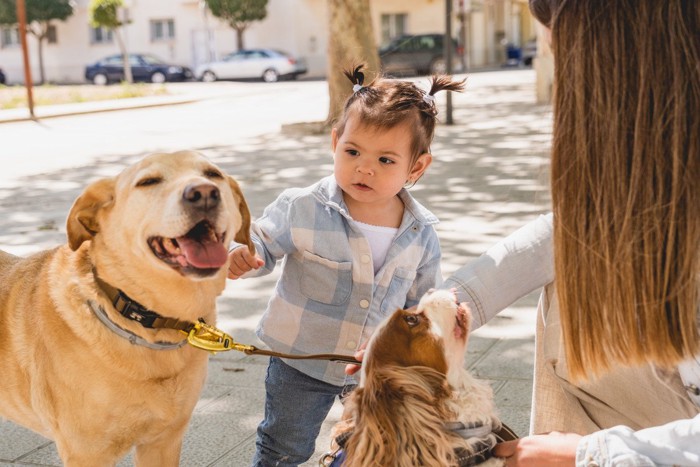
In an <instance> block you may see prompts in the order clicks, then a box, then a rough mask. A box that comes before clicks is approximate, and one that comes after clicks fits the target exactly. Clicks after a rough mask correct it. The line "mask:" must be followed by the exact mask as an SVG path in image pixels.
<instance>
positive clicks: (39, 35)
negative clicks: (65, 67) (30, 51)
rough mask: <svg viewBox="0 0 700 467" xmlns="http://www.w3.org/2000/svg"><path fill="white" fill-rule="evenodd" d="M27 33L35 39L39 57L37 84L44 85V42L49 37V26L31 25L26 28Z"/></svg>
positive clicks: (43, 24)
mask: <svg viewBox="0 0 700 467" xmlns="http://www.w3.org/2000/svg"><path fill="white" fill-rule="evenodd" d="M37 28H38V29H37ZM27 33H29V34H31V35H32V36H34V37H35V38H36V43H37V52H38V55H39V84H45V83H46V72H45V70H44V40H45V39H46V37H47V36H48V35H49V25H48V23H45V22H37V23H33V24H31V25H29V27H28V28H27Z"/></svg>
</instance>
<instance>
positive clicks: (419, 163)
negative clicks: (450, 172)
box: [408, 152, 433, 183]
mask: <svg viewBox="0 0 700 467" xmlns="http://www.w3.org/2000/svg"><path fill="white" fill-rule="evenodd" d="M432 162H433V155H432V154H430V153H427V152H426V153H424V154H421V155H420V156H418V159H416V162H415V163H414V164H413V167H412V168H411V171H410V172H409V173H408V181H409V182H411V183H415V182H417V181H418V179H419V178H421V177H422V176H423V173H424V172H425V171H426V170H427V169H428V167H430V164H431V163H432Z"/></svg>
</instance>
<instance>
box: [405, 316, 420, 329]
mask: <svg viewBox="0 0 700 467" xmlns="http://www.w3.org/2000/svg"><path fill="white" fill-rule="evenodd" d="M403 320H404V321H406V324H408V327H410V328H412V327H414V326H416V325H417V324H418V323H420V318H419V317H418V316H417V315H406V316H404V317H403Z"/></svg>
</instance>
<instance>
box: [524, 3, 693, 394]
mask: <svg viewBox="0 0 700 467" xmlns="http://www.w3.org/2000/svg"><path fill="white" fill-rule="evenodd" d="M531 1H532V0H531ZM532 3H541V2H535V1H532ZM544 3H546V4H549V6H550V7H551V8H552V11H549V12H548V13H549V18H548V19H547V18H546V15H544V17H545V20H546V21H548V22H549V24H550V25H551V27H552V46H553V50H554V57H555V80H554V82H555V91H554V92H555V94H554V115H555V118H554V139H553V145H552V169H551V170H552V200H553V207H554V219H555V224H554V225H555V227H554V249H555V271H556V284H557V291H558V292H557V293H558V299H559V303H560V309H561V319H562V328H563V334H564V335H563V338H564V343H565V348H566V357H567V361H568V366H569V373H570V375H571V377H572V378H573V379H575V380H576V379H581V378H583V377H586V376H587V375H588V376H596V375H600V374H602V373H603V372H605V371H606V370H609V369H611V368H612V367H613V365H614V364H625V365H639V364H643V363H652V364H655V365H659V366H661V367H667V368H669V367H673V366H674V365H676V364H678V363H679V361H681V360H683V359H686V358H689V357H691V356H692V355H694V354H696V353H697V352H698V351H699V350H700V339H699V338H698V321H697V316H698V306H699V293H698V289H699V288H700V287H699V284H700V1H685V0H664V1H659V0H610V1H605V2H601V1H598V0H575V1H572V0H568V1H567V0H563V1H556V0H555V1H552V0H549V1H546V2H544ZM533 12H535V13H537V12H536V10H535V9H533Z"/></svg>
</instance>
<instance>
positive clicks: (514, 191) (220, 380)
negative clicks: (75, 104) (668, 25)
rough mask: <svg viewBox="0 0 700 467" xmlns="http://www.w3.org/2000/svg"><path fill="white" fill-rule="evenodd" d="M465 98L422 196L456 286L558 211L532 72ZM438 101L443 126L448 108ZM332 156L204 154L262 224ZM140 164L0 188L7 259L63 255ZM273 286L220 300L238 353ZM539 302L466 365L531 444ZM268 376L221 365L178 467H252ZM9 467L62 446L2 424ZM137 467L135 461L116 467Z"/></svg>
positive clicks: (290, 138)
mask: <svg viewBox="0 0 700 467" xmlns="http://www.w3.org/2000/svg"><path fill="white" fill-rule="evenodd" d="M467 88H468V90H467V92H466V93H465V94H464V95H456V96H454V98H453V105H454V120H455V124H454V125H452V126H446V125H439V126H438V128H437V130H436V138H435V141H434V143H433V147H432V152H433V154H434V157H435V160H434V162H433V165H432V166H431V168H430V169H429V171H428V173H427V174H426V176H424V177H423V179H422V180H420V182H419V183H418V185H417V186H416V187H414V188H413V189H412V191H413V192H414V194H415V196H416V197H417V198H418V199H420V200H421V201H422V202H423V203H424V204H425V205H426V206H427V207H429V208H430V209H431V210H432V211H433V212H434V213H435V214H436V215H437V216H438V217H439V218H440V219H441V223H440V224H439V225H438V227H437V229H438V234H439V235H440V239H441V243H442V247H443V254H444V262H443V274H444V275H445V276H447V275H449V274H450V273H452V272H453V271H454V270H455V269H457V268H458V267H459V266H461V265H462V264H464V263H465V262H467V261H468V260H469V259H471V258H474V257H476V256H477V255H478V254H479V253H481V252H482V251H484V250H485V249H486V248H487V247H488V246H489V245H491V244H493V243H494V242H495V241H497V240H498V239H499V238H501V237H502V236H504V235H506V234H508V233H510V232H512V231H513V230H515V229H516V228H518V227H520V226H521V225H523V224H525V223H526V222H528V221H530V220H532V219H534V218H535V217H536V216H537V215H538V214H539V213H542V212H546V211H548V209H549V203H550V198H549V190H548V153H549V138H550V125H551V122H550V120H551V115H550V112H551V109H550V108H549V107H548V106H538V105H536V104H534V96H535V91H534V72H531V71H529V70H525V71H515V72H510V71H508V72H506V71H504V72H493V73H483V74H474V75H472V76H470V78H469V81H468V86H467ZM194 97H195V98H201V97H200V96H194ZM438 101H439V103H440V105H441V116H442V118H444V106H443V105H442V103H443V102H442V101H440V99H438ZM5 117H7V114H5ZM2 119H3V112H0V121H2ZM2 126H3V125H0V131H2ZM329 147H330V140H329V137H328V135H304V134H299V133H294V132H293V131H289V132H287V131H284V132H280V133H274V134H267V135H265V136H262V137H255V138H250V139H248V140H245V141H241V144H240V145H237V146H235V147H231V146H222V147H213V148H212V147H207V148H202V149H206V154H207V155H208V156H209V157H211V158H212V159H213V160H214V161H215V162H216V163H217V164H219V165H220V166H221V167H222V168H223V169H224V170H226V171H228V172H229V173H231V174H233V175H234V176H235V177H236V178H237V179H238V180H239V181H240V182H241V183H242V186H243V189H244V192H245V194H246V197H247V199H248V202H249V204H250V207H251V211H252V212H253V214H254V215H260V213H261V212H262V209H263V208H264V207H265V206H266V205H267V204H268V203H269V202H270V201H272V200H273V199H274V198H275V197H276V195H277V194H278V193H279V192H280V191H281V190H282V189H283V188H285V187H288V186H302V185H307V184H309V183H312V182H314V181H316V180H317V179H318V178H320V177H322V176H324V175H326V174H328V173H330V171H331V170H332V160H331V158H330V151H329V149H328V148H329ZM193 149H197V148H193ZM65 157H69V155H65ZM138 158H140V155H132V156H128V157H123V158H120V159H118V160H117V159H114V158H107V159H101V160H99V161H96V162H95V163H94V164H90V165H85V166H82V167H79V168H77V169H76V168H71V169H65V170H55V171H52V172H49V173H44V174H41V175H30V176H26V177H23V178H22V179H21V180H20V181H21V183H17V184H15V185H14V186H13V187H12V189H8V188H3V187H2V186H0V249H3V250H8V251H10V252H13V253H16V254H24V253H25V252H27V251H31V249H32V246H33V245H38V244H42V245H43V244H47V243H51V242H54V243H59V242H63V241H64V239H65V229H64V227H63V223H64V221H65V216H66V214H67V213H68V210H69V207H70V204H71V203H72V201H73V199H75V197H76V196H77V195H78V194H79V193H80V191H81V190H82V187H84V186H85V185H86V183H88V182H89V181H90V180H92V179H94V178H95V177H98V176H104V175H106V174H116V173H117V172H118V171H119V170H121V169H122V168H123V167H124V166H125V165H127V164H130V163H131V162H134V161H135V160H136V159H138ZM276 278H277V275H276V274H273V275H270V276H266V277H264V278H259V279H251V280H246V281H235V282H229V284H228V286H227V288H226V290H225V292H224V294H223V296H222V297H221V298H220V300H219V315H220V318H219V322H218V324H219V327H221V328H222V329H224V330H226V331H227V332H229V333H231V334H232V335H233V336H234V338H236V339H237V340H238V341H240V342H243V343H250V344H254V345H260V343H259V341H258V340H257V338H256V337H255V335H254V329H255V326H256V324H257V321H258V319H259V318H260V316H261V314H262V312H263V311H264V308H265V304H266V302H267V300H268V298H269V296H270V293H271V290H272V288H273V286H274V283H275V281H276ZM536 302H537V294H536V293H533V294H531V295H530V296H528V297H525V298H523V299H521V300H520V301H519V302H517V303H516V304H514V305H513V306H512V307H510V308H509V309H507V310H505V311H504V312H502V313H501V314H500V315H499V316H498V317H497V318H496V319H494V320H493V321H492V322H491V323H489V324H488V325H487V326H484V327H483V328H481V329H479V330H478V331H476V332H475V333H474V334H473V335H472V338H471V340H470V347H469V354H468V358H467V365H468V367H469V368H470V369H471V371H472V372H473V373H474V374H476V375H477V376H479V377H481V378H484V379H487V380H489V381H490V382H491V383H492V385H493V388H494V391H495V395H496V405H497V407H498V408H499V411H500V414H501V417H502V419H503V420H504V422H505V423H506V424H508V425H509V426H510V427H511V428H513V429H514V430H515V431H516V432H517V433H518V434H520V435H525V434H527V431H528V424H529V410H530V396H531V383H532V359H533V352H534V344H533V336H534V329H535V324H534V313H535V306H536ZM266 363H267V359H266V358H263V357H256V356H246V355H244V354H241V353H234V352H228V353H220V354H217V355H215V356H212V357H211V358H210V365H209V378H208V381H207V385H206V388H205V390H204V393H203V394H202V395H201V398H200V400H199V403H198V405H197V407H196V410H195V413H194V416H193V419H192V421H191V424H190V428H189V431H188V433H187V435H186V438H185V443H184V448H183V455H182V461H181V465H183V466H188V467H189V466H232V467H239V466H241V467H243V466H247V465H249V461H250V459H251V457H252V453H253V450H254V440H255V428H256V426H257V424H258V422H259V421H260V420H261V418H262V413H263V400H264V387H263V382H264V377H265V369H266ZM1 403H2V401H0V404H1ZM340 412H341V408H340V407H339V405H338V404H337V405H336V406H335V407H334V409H333V411H332V412H331V414H330V416H329V418H328V420H327V421H326V423H325V424H324V426H323V430H322V433H321V436H320V437H319V439H318V440H317V453H316V454H315V455H314V457H313V458H312V459H311V460H310V461H309V462H307V463H306V464H304V465H305V466H312V465H317V463H318V458H319V457H320V455H321V453H323V452H324V451H325V450H326V449H327V447H328V446H329V440H328V432H329V429H330V427H331V426H332V424H333V423H334V422H335V421H337V420H338V418H339V416H340ZM9 465H12V466H19V465H33V466H60V465H61V463H60V461H59V459H58V457H57V455H56V452H55V447H54V445H53V443H51V442H50V441H48V440H46V439H44V438H42V437H41V436H38V435H35V434H33V433H31V432H29V431H27V430H25V429H23V428H20V427H18V426H16V425H14V424H12V423H10V422H3V421H0V466H9ZM129 465H133V462H132V459H131V456H129V457H128V458H127V459H125V460H124V461H123V462H121V463H120V464H119V466H129Z"/></svg>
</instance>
